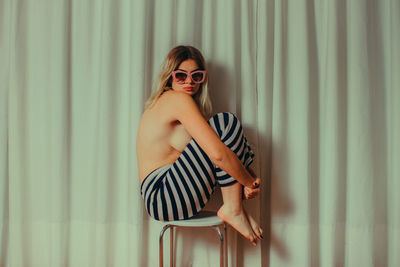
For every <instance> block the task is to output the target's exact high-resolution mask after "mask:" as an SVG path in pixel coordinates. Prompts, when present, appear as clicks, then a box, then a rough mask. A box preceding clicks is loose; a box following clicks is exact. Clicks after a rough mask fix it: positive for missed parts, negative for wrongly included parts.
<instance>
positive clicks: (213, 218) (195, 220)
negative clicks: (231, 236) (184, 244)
mask: <svg viewBox="0 0 400 267" xmlns="http://www.w3.org/2000/svg"><path fill="white" fill-rule="evenodd" d="M164 224H165V225H164V227H163V228H162V230H161V232H160V248H159V249H160V251H159V253H160V267H163V266H164V263H163V236H164V232H165V231H166V230H167V229H168V228H169V229H170V234H171V238H170V239H171V245H170V246H171V247H170V266H171V267H172V266H174V251H173V249H174V229H175V228H179V227H211V228H213V229H214V230H215V231H216V232H217V234H218V237H219V240H220V246H219V263H220V266H221V267H224V263H225V267H227V266H228V257H227V255H228V253H227V232H226V224H225V222H224V221H223V220H222V219H221V218H219V217H218V216H217V214H216V213H215V212H212V211H200V213H199V214H197V215H196V216H194V217H192V218H190V219H187V220H180V221H169V222H165V223H164ZM220 227H223V229H224V233H222V232H221V229H220Z"/></svg>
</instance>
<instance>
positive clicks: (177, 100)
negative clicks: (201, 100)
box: [159, 90, 194, 105]
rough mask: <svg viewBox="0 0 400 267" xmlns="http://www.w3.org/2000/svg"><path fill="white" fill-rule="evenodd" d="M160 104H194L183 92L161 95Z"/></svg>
mask: <svg viewBox="0 0 400 267" xmlns="http://www.w3.org/2000/svg"><path fill="white" fill-rule="evenodd" d="M159 100H160V101H161V102H164V103H168V104H171V105H173V104H185V103H194V100H193V98H192V97H191V96H190V95H188V94H186V93H184V92H176V91H174V90H169V91H167V92H165V93H163V94H162V95H161V96H160V99H159Z"/></svg>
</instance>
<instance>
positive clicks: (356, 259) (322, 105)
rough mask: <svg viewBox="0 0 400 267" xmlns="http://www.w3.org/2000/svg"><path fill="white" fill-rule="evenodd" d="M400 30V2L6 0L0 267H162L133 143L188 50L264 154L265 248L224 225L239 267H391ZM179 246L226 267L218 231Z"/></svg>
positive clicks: (1, 49) (396, 216)
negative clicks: (158, 91) (160, 82)
mask: <svg viewBox="0 0 400 267" xmlns="http://www.w3.org/2000/svg"><path fill="white" fill-rule="evenodd" d="M399 28H400V1H399V0H385V1H373V0H357V1H345V0H337V1H333V0H324V1H319V0H310V1H309V0H300V1H294V0H252V1H240V0H233V1H232V0H219V1H210V0H204V1H195V0H190V1H186V0H167V1H161V0H151V1H125V0H119V1H110V0H102V1H93V0H91V1H90V0H87V1H80V0H71V1H65V0H59V1H49V0H42V1H29V0H15V1H14V0H0V81H1V84H0V266H1V267H3V266H4V267H19V266H32V267H39V266H40V267H47V266H48V267H50V266H51V267H53V266H74V267H75V266H99V267H101V266H107V267H108V266H118V267H122V266H156V265H157V264H158V233H159V230H160V224H159V223H157V222H155V221H154V220H152V219H150V218H149V217H148V215H147V214H146V213H145V212H144V211H143V207H142V200H141V197H140V193H139V186H140V184H139V178H138V171H137V166H136V151H135V149H136V145H135V142H136V132H137V125H138V123H139V119H140V115H141V112H142V110H143V103H144V102H145V101H146V99H147V98H148V97H149V95H150V94H151V87H152V84H153V80H154V79H155V77H156V75H157V74H158V72H159V70H160V66H161V64H162V61H163V60H164V58H165V57H166V55H167V53H168V51H169V50H170V49H171V48H172V47H174V46H175V45H178V44H188V45H193V46H195V47H197V48H199V49H200V50H201V51H202V52H203V54H204V56H205V59H206V61H207V65H208V71H209V74H210V88H211V95H212V99H213V106H214V112H219V111H230V112H234V113H236V114H237V115H238V117H239V118H240V119H241V121H242V124H243V127H244V130H245V133H246V135H247V136H248V140H249V142H250V144H251V145H252V147H253V148H254V151H255V153H256V161H255V163H254V167H255V169H256V170H257V172H258V173H260V176H261V179H262V192H261V195H260V197H259V198H257V199H255V200H251V201H248V202H246V203H245V206H246V208H247V209H248V210H249V211H250V213H252V214H253V215H254V217H256V218H257V219H259V220H260V222H261V225H262V227H263V228H264V231H265V234H264V238H265V240H264V241H263V242H261V245H260V246H258V247H257V248H253V247H252V246H250V244H249V243H248V242H247V241H246V240H245V239H244V238H242V237H241V236H240V235H238V234H237V233H236V232H235V231H233V230H230V231H229V262H230V266H271V267H274V266H296V267H298V266H324V267H325V266H365V267H368V266H371V267H372V266H374V267H375V266H378V267H380V266H390V267H394V266H398V265H399V264H400V255H399V253H398V251H399V249H400V210H399V209H398V208H397V203H399V202H400V197H399V194H398V193H397V191H398V188H400V167H399V166H398V162H399V161H400V141H399V139H398V136H400V117H399V114H400V78H399V75H398V73H400V52H399V51H400V50H399V49H398V48H399V47H400V32H399V31H398V29H399ZM220 204H221V196H220V195H219V194H218V192H217V194H216V195H215V196H214V197H213V199H212V200H211V202H210V203H209V204H208V206H207V208H209V209H217V208H218V206H219V205H220ZM176 238H177V240H178V245H177V246H176V248H175V254H176V259H177V261H176V264H177V266H216V265H217V264H218V242H217V239H216V237H215V236H214V233H213V232H211V231H210V232H207V231H206V230H205V231H204V232H203V231H201V232H196V233H193V232H190V231H185V230H182V231H180V232H178V233H177V236H176ZM193 240H195V242H194V241H193ZM167 241H168V239H166V240H165V245H166V249H169V246H168V243H169V242H167ZM166 254H168V253H166ZM166 257H167V255H166ZM166 260H167V258H166ZM167 261H168V260H167Z"/></svg>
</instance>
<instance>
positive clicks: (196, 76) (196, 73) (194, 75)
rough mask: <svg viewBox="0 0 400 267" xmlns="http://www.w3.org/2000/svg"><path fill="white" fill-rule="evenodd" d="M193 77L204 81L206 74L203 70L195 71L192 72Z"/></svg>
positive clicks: (195, 80) (196, 80) (198, 80)
mask: <svg viewBox="0 0 400 267" xmlns="http://www.w3.org/2000/svg"><path fill="white" fill-rule="evenodd" d="M192 79H193V81H194V82H197V83H198V82H202V81H203V79H204V74H203V72H194V73H192Z"/></svg>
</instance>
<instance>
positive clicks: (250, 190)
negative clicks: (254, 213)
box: [243, 177, 261, 199]
mask: <svg viewBox="0 0 400 267" xmlns="http://www.w3.org/2000/svg"><path fill="white" fill-rule="evenodd" d="M260 182H261V179H260V177H255V179H254V182H253V184H252V187H248V186H245V187H244V190H243V198H244V199H252V198H255V197H256V196H258V195H259V194H260Z"/></svg>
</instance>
